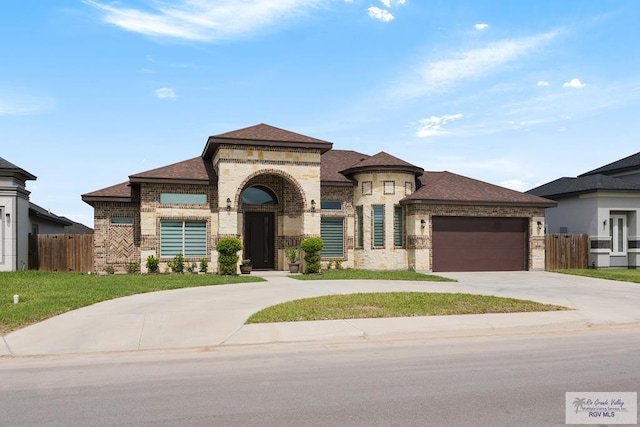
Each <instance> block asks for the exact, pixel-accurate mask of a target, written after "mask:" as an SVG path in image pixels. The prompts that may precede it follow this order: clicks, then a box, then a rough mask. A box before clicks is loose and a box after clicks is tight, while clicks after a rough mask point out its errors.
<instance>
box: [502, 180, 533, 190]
mask: <svg viewBox="0 0 640 427" xmlns="http://www.w3.org/2000/svg"><path fill="white" fill-rule="evenodd" d="M500 185H501V186H503V187H506V188H510V189H512V190H516V191H525V190H527V189H529V188H531V187H530V186H529V184H528V183H527V182H525V181H521V180H519V179H508V180H506V181H502V182H501V183H500Z"/></svg>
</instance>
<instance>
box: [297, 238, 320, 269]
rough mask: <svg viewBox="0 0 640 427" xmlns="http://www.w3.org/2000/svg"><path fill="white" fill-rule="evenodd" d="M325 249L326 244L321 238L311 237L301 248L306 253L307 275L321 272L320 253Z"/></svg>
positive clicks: (305, 265)
mask: <svg viewBox="0 0 640 427" xmlns="http://www.w3.org/2000/svg"><path fill="white" fill-rule="evenodd" d="M323 247H324V242H323V241H322V238H320V237H309V238H307V239H304V240H303V241H302V244H301V248H302V250H303V251H304V253H305V255H304V270H305V271H304V272H305V274H312V273H318V272H319V271H320V259H321V256H320V253H319V252H320V251H321V250H322V248H323Z"/></svg>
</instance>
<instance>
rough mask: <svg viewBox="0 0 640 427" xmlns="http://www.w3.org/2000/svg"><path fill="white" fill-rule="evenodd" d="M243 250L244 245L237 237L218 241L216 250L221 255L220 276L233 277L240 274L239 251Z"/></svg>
mask: <svg viewBox="0 0 640 427" xmlns="http://www.w3.org/2000/svg"><path fill="white" fill-rule="evenodd" d="M240 249H242V243H241V242H240V239H238V238H237V237H225V238H222V239H220V240H218V244H217V245H216V250H217V251H218V252H219V253H220V255H219V256H218V262H219V264H220V270H219V271H220V274H222V275H232V274H237V273H238V268H237V264H238V260H239V259H240V257H239V256H238V251H239V250H240Z"/></svg>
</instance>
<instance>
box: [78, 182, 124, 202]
mask: <svg viewBox="0 0 640 427" xmlns="http://www.w3.org/2000/svg"><path fill="white" fill-rule="evenodd" d="M82 201H83V202H85V203H88V204H92V203H93V202H130V201H131V186H130V185H129V181H127V182H121V183H120V184H116V185H112V186H111V187H106V188H103V189H101V190H97V191H93V192H91V193H85V194H83V195H82Z"/></svg>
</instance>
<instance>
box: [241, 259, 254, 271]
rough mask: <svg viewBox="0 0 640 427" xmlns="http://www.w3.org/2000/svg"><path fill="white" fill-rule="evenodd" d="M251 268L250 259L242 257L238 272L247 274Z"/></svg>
mask: <svg viewBox="0 0 640 427" xmlns="http://www.w3.org/2000/svg"><path fill="white" fill-rule="evenodd" d="M251 270H252V266H251V260H250V259H246V258H245V259H243V260H242V261H241V262H240V273H242V274H249V273H251Z"/></svg>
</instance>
